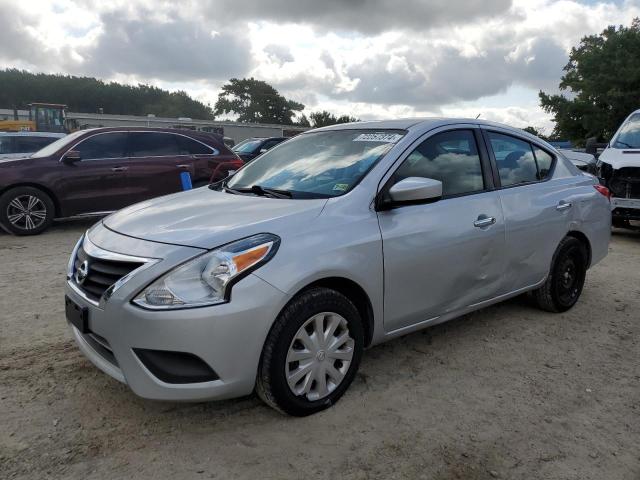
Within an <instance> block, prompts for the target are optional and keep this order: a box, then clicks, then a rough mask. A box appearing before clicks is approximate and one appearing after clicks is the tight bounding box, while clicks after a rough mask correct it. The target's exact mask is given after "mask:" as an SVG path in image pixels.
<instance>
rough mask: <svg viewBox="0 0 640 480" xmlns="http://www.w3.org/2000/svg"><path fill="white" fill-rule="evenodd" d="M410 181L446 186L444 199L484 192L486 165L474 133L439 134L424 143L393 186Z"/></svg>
mask: <svg viewBox="0 0 640 480" xmlns="http://www.w3.org/2000/svg"><path fill="white" fill-rule="evenodd" d="M408 177H425V178H432V179H434V180H439V181H441V182H442V196H443V197H447V196H455V195H463V194H467V193H474V192H481V191H483V190H484V188H485V186H484V178H483V176H482V165H481V163H480V155H479V154H478V147H477V144H476V139H475V137H474V135H473V132H472V131H471V130H451V131H448V132H442V133H438V134H436V135H434V136H432V137H430V138H428V139H427V140H425V141H424V142H422V143H421V144H420V145H419V146H418V147H417V148H416V149H415V150H414V151H413V152H411V154H409V156H408V157H407V158H406V160H405V161H404V162H402V165H400V167H399V168H398V170H396V172H395V174H394V176H393V182H392V184H395V183H397V182H399V181H400V180H403V179H405V178H408Z"/></svg>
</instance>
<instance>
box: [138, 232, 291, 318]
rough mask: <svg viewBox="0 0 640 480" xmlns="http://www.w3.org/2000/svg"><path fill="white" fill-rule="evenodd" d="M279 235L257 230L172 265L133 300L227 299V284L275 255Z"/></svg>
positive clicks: (198, 303)
mask: <svg viewBox="0 0 640 480" xmlns="http://www.w3.org/2000/svg"><path fill="white" fill-rule="evenodd" d="M279 245H280V237H278V236H276V235H272V234H270V233H260V234H258V235H254V236H252V237H248V238H244V239H242V240H238V241H236V242H233V243H229V244H227V245H224V246H223V247H220V248H217V249H215V250H212V251H210V252H207V253H205V254H202V255H200V256H199V257H196V258H194V259H193V260H189V261H188V262H186V263H183V264H182V265H179V266H177V267H175V268H174V269H173V270H171V271H169V273H167V274H165V275H163V276H162V277H160V278H159V279H157V280H156V281H154V282H153V283H152V284H151V285H149V286H147V287H146V288H145V289H144V290H142V291H141V292H140V293H139V294H138V295H137V296H136V298H134V299H133V303H135V304H136V305H139V306H141V307H144V308H149V309H153V310H167V309H175V308H192V307H203V306H207V305H215V304H218V303H224V302H226V301H228V300H229V297H230V293H231V286H232V285H233V284H234V283H235V282H237V281H238V280H240V279H241V278H242V277H244V276H246V275H248V274H249V273H251V272H252V271H253V270H255V269H256V268H258V267H259V266H261V265H264V264H265V263H266V262H268V261H269V260H270V259H271V258H273V256H274V255H275V253H276V251H277V250H278V246H279Z"/></svg>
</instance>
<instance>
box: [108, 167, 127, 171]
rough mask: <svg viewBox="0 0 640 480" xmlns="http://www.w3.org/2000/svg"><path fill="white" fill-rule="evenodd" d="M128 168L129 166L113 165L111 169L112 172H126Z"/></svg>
mask: <svg viewBox="0 0 640 480" xmlns="http://www.w3.org/2000/svg"><path fill="white" fill-rule="evenodd" d="M127 170H129V167H113V168H112V169H111V171H112V172H126V171H127Z"/></svg>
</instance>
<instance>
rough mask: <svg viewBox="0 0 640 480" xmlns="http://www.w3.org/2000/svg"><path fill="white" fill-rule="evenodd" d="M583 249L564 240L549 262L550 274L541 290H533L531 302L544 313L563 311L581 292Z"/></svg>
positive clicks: (575, 241) (572, 240)
mask: <svg viewBox="0 0 640 480" xmlns="http://www.w3.org/2000/svg"><path fill="white" fill-rule="evenodd" d="M587 258H588V257H587V249H586V248H585V246H584V244H583V243H582V242H581V241H580V240H578V239H576V238H574V237H565V238H563V239H562V241H561V242H560V245H558V248H557V250H556V252H555V253H554V255H553V260H552V261H551V271H550V272H549V276H548V277H547V280H546V281H545V283H544V285H542V287H540V288H538V289H537V290H534V291H533V292H532V296H533V299H534V302H535V303H536V304H537V306H538V307H540V308H541V309H542V310H546V311H547V312H554V313H559V312H566V311H567V310H569V309H570V308H571V307H573V306H574V305H575V304H576V302H577V301H578V299H579V298H580V294H581V293H582V288H583V287H584V281H585V278H586V275H587Z"/></svg>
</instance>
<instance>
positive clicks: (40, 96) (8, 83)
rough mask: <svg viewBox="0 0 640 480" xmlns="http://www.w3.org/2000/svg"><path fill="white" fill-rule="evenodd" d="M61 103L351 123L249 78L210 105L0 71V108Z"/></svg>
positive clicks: (144, 90)
mask: <svg viewBox="0 0 640 480" xmlns="http://www.w3.org/2000/svg"><path fill="white" fill-rule="evenodd" d="M32 102H44V103H61V104H65V105H67V107H68V108H69V110H70V111H73V112H82V113H96V112H98V111H100V112H102V113H106V114H117V115H142V116H144V115H147V114H154V115H156V116H158V117H189V118H194V119H202V120H214V119H215V117H216V115H226V114H232V115H235V116H236V117H237V120H238V121H240V122H249V123H275V124H282V125H299V126H304V127H323V126H326V125H332V124H335V123H344V122H353V121H356V120H357V119H356V118H354V117H350V116H346V115H345V116H336V115H334V114H332V113H330V112H327V111H325V110H323V111H319V112H313V113H311V114H310V115H309V117H307V116H306V115H304V114H302V113H301V112H302V111H303V110H304V108H305V106H304V105H303V104H301V103H299V102H295V101H293V100H289V99H287V98H285V97H283V96H282V95H281V94H280V93H278V91H277V90H276V89H275V88H273V87H272V86H271V85H269V84H268V83H266V82H264V81H262V80H256V79H254V78H243V79H237V78H232V79H231V80H229V82H227V83H226V84H225V85H224V86H223V87H222V92H221V93H220V95H219V96H218V101H217V102H216V104H215V106H214V107H213V108H212V107H211V106H210V105H207V104H204V103H203V102H200V101H198V100H195V99H193V98H191V97H190V96H189V95H188V94H187V93H186V92H184V91H177V92H169V91H167V90H163V89H161V88H158V87H153V86H151V85H144V84H139V85H123V84H120V83H117V82H105V81H103V80H99V79H97V78H92V77H76V76H72V75H62V74H46V73H31V72H28V71H25V70H18V69H5V70H0V107H2V108H17V109H26V108H27V106H28V104H29V103H32Z"/></svg>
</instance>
